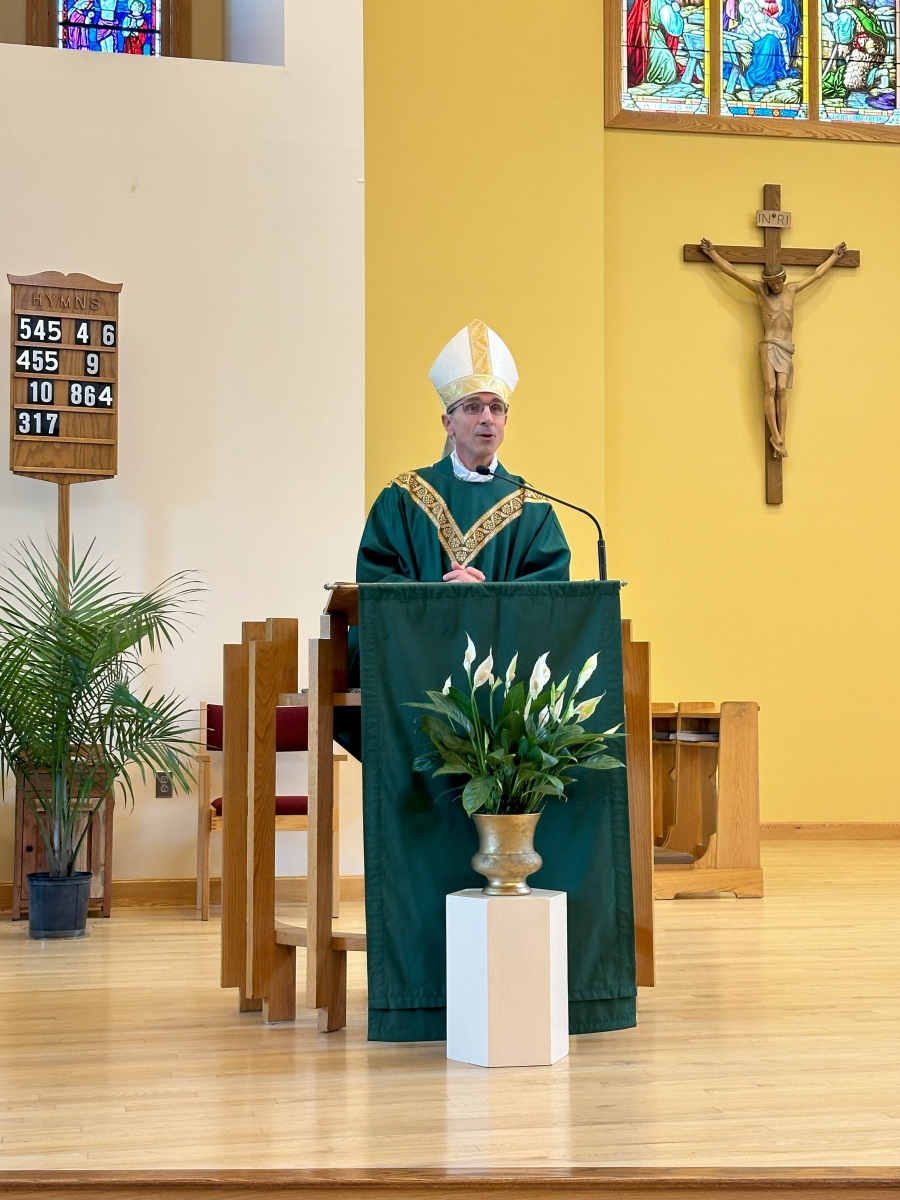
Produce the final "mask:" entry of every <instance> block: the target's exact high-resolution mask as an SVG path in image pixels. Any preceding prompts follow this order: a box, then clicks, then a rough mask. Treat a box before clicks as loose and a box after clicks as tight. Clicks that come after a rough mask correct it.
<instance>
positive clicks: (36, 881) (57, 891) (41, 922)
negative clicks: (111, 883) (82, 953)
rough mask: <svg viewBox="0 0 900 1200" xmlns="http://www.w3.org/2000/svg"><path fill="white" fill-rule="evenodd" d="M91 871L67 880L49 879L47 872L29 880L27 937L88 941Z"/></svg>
mask: <svg viewBox="0 0 900 1200" xmlns="http://www.w3.org/2000/svg"><path fill="white" fill-rule="evenodd" d="M90 898H91V873H90V871H73V872H72V874H71V875H70V876H69V878H68V879H51V878H50V875H49V874H48V873H47V872H46V871H36V872H35V873H34V874H33V875H29V876H28V936H29V937H33V938H79V937H87V936H88V931H87V914H88V901H89V900H90Z"/></svg>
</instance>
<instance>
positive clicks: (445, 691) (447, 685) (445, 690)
mask: <svg viewBox="0 0 900 1200" xmlns="http://www.w3.org/2000/svg"><path fill="white" fill-rule="evenodd" d="M452 678H453V676H452V675H448V676H447V682H446V683H445V684H444V686H443V689H442V690H441V695H442V696H446V695H448V694H449V692H450V680H451V679H452Z"/></svg>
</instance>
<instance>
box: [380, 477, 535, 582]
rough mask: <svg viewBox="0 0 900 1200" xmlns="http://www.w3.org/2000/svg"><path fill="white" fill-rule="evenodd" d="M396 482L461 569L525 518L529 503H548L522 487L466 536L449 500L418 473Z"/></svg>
mask: <svg viewBox="0 0 900 1200" xmlns="http://www.w3.org/2000/svg"><path fill="white" fill-rule="evenodd" d="M394 483H396V485H397V486H398V487H401V488H403V490H404V491H406V492H409V494H410V496H411V497H412V498H413V500H414V501H415V502H416V504H418V506H419V508H421V510H422V511H423V512H424V513H425V514H426V516H427V517H428V518H429V520H430V521H431V522H432V524H433V525H434V526H435V528H436V529H437V531H438V540H439V541H440V543H441V546H442V548H443V550H444V553H445V554H446V555H447V557H448V558H449V559H450V561H451V562H458V563H459V565H460V566H461V567H467V566H468V565H469V564H470V563H471V562H472V560H473V559H474V558H475V557H476V555H477V554H479V552H480V551H481V550H483V549H484V547H485V546H486V545H487V544H488V542H489V541H490V540H491V539H492V538H495V537H496V536H497V534H498V533H500V532H501V531H502V530H504V529H505V528H506V527H507V525H511V524H512V522H513V521H515V520H517V519H518V518H519V517H521V515H522V512H523V510H524V508H525V505H526V504H535V503H537V504H544V503H546V502H545V501H544V499H543V497H542V496H538V495H537V494H536V493H535V492H533V491H531V489H530V488H519V490H518V491H517V492H513V493H512V494H511V495H509V496H504V497H503V499H502V500H498V501H497V503H496V504H495V505H494V506H493V508H489V509H488V511H487V512H486V513H484V515H483V516H481V517H479V518H478V520H477V521H476V522H475V524H474V525H473V526H472V528H471V529H470V530H469V531H468V533H463V532H462V530H461V529H460V527H459V526H458V525H457V523H456V522H455V521H454V519H453V517H452V516H451V515H450V510H449V509H448V508H447V505H446V503H445V501H444V500H443V499H442V498H441V497H440V496H439V495H438V494H437V492H436V491H435V490H434V488H433V487H432V486H431V485H430V484H429V483H426V482H425V480H424V479H422V477H421V476H420V475H417V474H416V472H415V471H407V472H405V473H404V474H403V475H398V476H397V478H396V479H395V480H394ZM485 486H489V485H485Z"/></svg>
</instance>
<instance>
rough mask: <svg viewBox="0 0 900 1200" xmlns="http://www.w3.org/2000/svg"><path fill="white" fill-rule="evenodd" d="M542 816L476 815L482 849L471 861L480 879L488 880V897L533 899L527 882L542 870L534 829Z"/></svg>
mask: <svg viewBox="0 0 900 1200" xmlns="http://www.w3.org/2000/svg"><path fill="white" fill-rule="evenodd" d="M540 816H541V814H540V813H512V814H507V815H506V816H493V815H489V814H488V813H476V815H475V816H474V818H473V820H474V821H475V824H476V826H477V828H478V837H479V840H480V842H481V845H480V847H479V849H478V853H477V854H475V855H473V857H472V866H473V867H474V868H475V870H476V871H477V872H478V873H479V875H486V876H487V887H485V888H482V891H483V892H484V894H485V895H486V896H530V895H531V888H530V887H529V886H528V884H527V883H526V882H525V880H526V879H527V878H528V876H529V875H533V874H534V873H535V871H538V870H540V867H541V863H542V861H543V860H542V859H541V856H540V855H539V854H538V853H537V851H536V850H535V848H534V829H535V826H536V825H537V823H538V821H539V820H540Z"/></svg>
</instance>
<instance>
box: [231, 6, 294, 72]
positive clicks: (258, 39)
mask: <svg viewBox="0 0 900 1200" xmlns="http://www.w3.org/2000/svg"><path fill="white" fill-rule="evenodd" d="M225 57H226V58H227V59H229V60H230V61H231V62H243V63H266V64H268V65H269V66H281V65H282V63H283V62H284V0H225Z"/></svg>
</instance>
